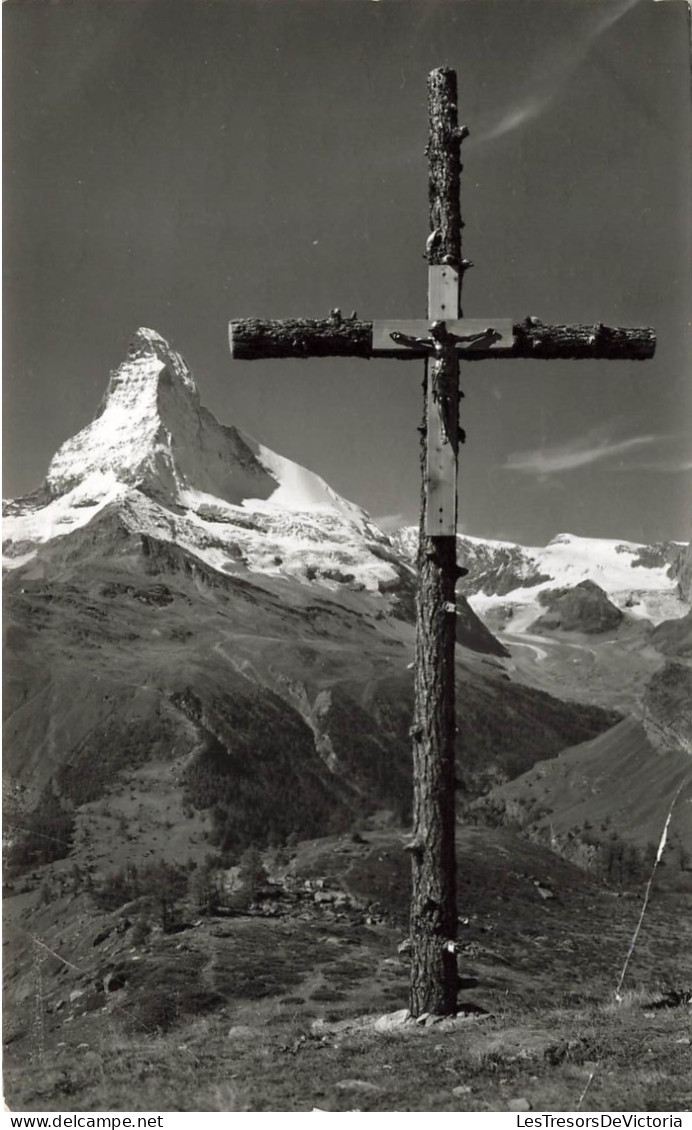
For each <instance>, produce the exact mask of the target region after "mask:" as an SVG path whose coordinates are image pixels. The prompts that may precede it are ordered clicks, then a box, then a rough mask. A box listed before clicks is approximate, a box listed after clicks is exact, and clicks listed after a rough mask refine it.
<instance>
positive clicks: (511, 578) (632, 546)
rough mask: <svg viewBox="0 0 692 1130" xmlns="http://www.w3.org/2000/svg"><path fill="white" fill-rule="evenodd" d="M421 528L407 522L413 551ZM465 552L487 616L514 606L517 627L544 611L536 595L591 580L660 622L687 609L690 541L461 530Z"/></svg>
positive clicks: (471, 591)
mask: <svg viewBox="0 0 692 1130" xmlns="http://www.w3.org/2000/svg"><path fill="white" fill-rule="evenodd" d="M417 537H418V532H417V530H416V529H415V528H414V527H407V528H406V529H404V530H401V531H399V533H398V534H397V544H398V545H399V547H400V548H401V551H402V552H404V553H407V554H408V556H409V557H410V558H413V556H414V554H415V546H416V543H417ZM457 544H458V554H457V556H458V559H459V561H460V563H461V564H463V565H465V566H466V568H467V569H468V570H469V573H468V576H467V577H465V578H464V580H463V581H462V582H461V585H460V588H461V591H462V592H464V593H465V594H466V596H467V597H468V598H469V602H470V604H471V605H472V607H473V608H474V610H475V611H476V612H477V613H478V614H479V615H480V616H481V617H483V616H484V615H485V614H487V613H488V612H494V611H496V610H499V609H500V608H501V607H502V606H507V607H508V608H510V609H511V610H512V625H513V630H522V629H523V628H524V627H527V626H528V625H529V624H530V623H531V622H532V621H533V620H535V619H536V618H537V617H538V616H539V615H541V613H542V611H543V610H542V609H541V607H540V605H539V604H538V602H537V597H538V594H539V593H540V592H541V591H542V590H544V589H554V588H568V587H573V586H575V585H577V584H579V583H580V582H581V581H592V582H593V583H594V584H597V585H598V586H599V587H600V588H602V589H603V590H604V592H605V593H606V594H607V595H608V597H609V598H610V600H611V601H612V602H613V603H614V604H616V605H617V606H618V607H619V608H622V609H625V610H626V611H627V613H628V614H629V615H630V616H632V617H634V618H635V619H648V620H652V621H653V622H654V623H659V622H660V621H661V620H664V619H675V618H676V617H680V616H684V615H685V614H686V612H687V610H688V607H689V606H688V604H687V603H686V602H685V601H684V600H683V599H682V597H681V595H680V592H679V586H678V582H677V578H676V564H677V563H678V561H679V560H681V558H682V555H683V553H684V545H683V544H682V543H676V542H664V543H661V544H659V545H653V546H645V545H639V544H637V543H636V542H629V541H619V540H616V539H609V538H587V537H577V536H576V535H574V534H567V533H563V534H558V535H557V537H555V538H553V540H552V541H550V542H549V543H548V545H546V546H522V545H517V544H513V543H512V542H506V541H493V540H491V539H484V538H475V537H470V536H468V535H466V534H464V535H459V537H458V539H457Z"/></svg>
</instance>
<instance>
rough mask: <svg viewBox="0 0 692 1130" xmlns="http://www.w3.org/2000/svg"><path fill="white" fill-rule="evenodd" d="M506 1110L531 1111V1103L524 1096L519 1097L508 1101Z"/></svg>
mask: <svg viewBox="0 0 692 1130" xmlns="http://www.w3.org/2000/svg"><path fill="white" fill-rule="evenodd" d="M507 1110H517V1111H520V1110H531V1103H530V1102H529V1100H528V1099H527V1098H526V1096H525V1095H520V1096H519V1097H518V1098H516V1099H510V1100H509V1102H508V1103H507Z"/></svg>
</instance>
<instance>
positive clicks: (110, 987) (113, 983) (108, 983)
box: [103, 973, 127, 993]
mask: <svg viewBox="0 0 692 1130" xmlns="http://www.w3.org/2000/svg"><path fill="white" fill-rule="evenodd" d="M126 984H127V977H125V976H124V975H123V974H122V973H108V974H106V976H105V977H104V978H103V987H104V989H105V990H106V992H107V993H117V992H118V990H119V989H124V988H125V986H126Z"/></svg>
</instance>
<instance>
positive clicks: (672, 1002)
mask: <svg viewBox="0 0 692 1130" xmlns="http://www.w3.org/2000/svg"><path fill="white" fill-rule="evenodd" d="M691 1004H692V992H691V991H690V990H689V989H670V990H669V992H667V993H666V995H665V996H664V997H661V998H660V999H659V1000H657V1001H653V1002H652V1003H651V1004H647V1005H644V1008H647V1009H649V1008H684V1006H685V1005H688V1006H689V1005H691Z"/></svg>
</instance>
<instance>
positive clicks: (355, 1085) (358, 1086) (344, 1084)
mask: <svg viewBox="0 0 692 1130" xmlns="http://www.w3.org/2000/svg"><path fill="white" fill-rule="evenodd" d="M336 1087H337V1090H339V1091H361V1092H362V1093H367V1094H374V1093H375V1092H376V1091H379V1090H380V1088H379V1087H378V1086H377V1084H376V1083H369V1082H368V1081H367V1079H341V1080H340V1081H339V1082H338V1083H337V1084H336Z"/></svg>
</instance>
